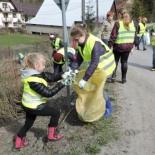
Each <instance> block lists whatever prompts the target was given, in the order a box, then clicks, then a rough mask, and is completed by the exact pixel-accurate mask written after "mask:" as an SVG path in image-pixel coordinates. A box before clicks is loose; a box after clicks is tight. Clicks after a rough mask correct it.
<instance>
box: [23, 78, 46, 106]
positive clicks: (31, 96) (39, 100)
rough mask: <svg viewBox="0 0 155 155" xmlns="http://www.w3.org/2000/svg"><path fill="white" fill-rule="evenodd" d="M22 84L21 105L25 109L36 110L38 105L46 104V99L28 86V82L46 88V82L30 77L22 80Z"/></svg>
mask: <svg viewBox="0 0 155 155" xmlns="http://www.w3.org/2000/svg"><path fill="white" fill-rule="evenodd" d="M22 82H23V83H24V92H23V96H22V104H23V105H24V106H25V107H27V108H31V109H36V108H37V106H38V105H40V104H43V103H46V98H45V97H43V96H41V95H40V94H38V93H36V92H35V91H34V90H32V89H31V88H30V86H29V84H28V82H38V83H43V84H44V85H45V86H47V82H46V81H45V80H44V79H42V78H39V77H32V76H30V77H28V78H25V79H22Z"/></svg>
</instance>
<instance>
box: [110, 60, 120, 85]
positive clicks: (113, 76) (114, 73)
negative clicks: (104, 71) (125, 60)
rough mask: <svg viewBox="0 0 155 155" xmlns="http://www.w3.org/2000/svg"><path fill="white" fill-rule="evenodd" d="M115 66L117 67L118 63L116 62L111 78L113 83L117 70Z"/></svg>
mask: <svg viewBox="0 0 155 155" xmlns="http://www.w3.org/2000/svg"><path fill="white" fill-rule="evenodd" d="M117 66H118V62H116V68H115V70H114V72H113V74H112V76H111V82H112V83H114V82H115V78H116V70H117Z"/></svg>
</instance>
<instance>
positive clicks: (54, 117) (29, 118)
mask: <svg viewBox="0 0 155 155" xmlns="http://www.w3.org/2000/svg"><path fill="white" fill-rule="evenodd" d="M22 108H23V109H24V111H25V112H26V120H25V124H24V125H23V127H22V128H21V129H20V131H19V133H18V134H17V135H18V137H21V138H23V137H25V136H26V133H27V132H28V130H29V129H30V128H31V127H32V125H33V124H34V121H35V120H36V117H37V116H51V118H50V122H49V124H48V127H56V126H57V125H58V121H59V117H60V111H59V110H57V109H55V108H52V107H50V106H48V105H46V106H45V107H44V108H43V109H40V110H38V109H36V110H34V109H29V108H25V107H22Z"/></svg>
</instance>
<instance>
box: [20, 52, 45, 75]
mask: <svg viewBox="0 0 155 155" xmlns="http://www.w3.org/2000/svg"><path fill="white" fill-rule="evenodd" d="M45 64H46V58H45V57H44V55H42V54H40V53H29V54H27V55H26V56H25V57H24V63H23V66H24V68H25V69H35V70H37V71H38V72H43V70H44V69H45Z"/></svg>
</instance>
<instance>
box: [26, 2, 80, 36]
mask: <svg viewBox="0 0 155 155" xmlns="http://www.w3.org/2000/svg"><path fill="white" fill-rule="evenodd" d="M81 16H82V11H81V1H79V0H70V1H69V4H68V7H67V10H66V26H67V29H68V31H69V29H70V28H71V27H72V25H73V24H74V22H81V20H82V19H81ZM26 30H27V32H28V33H30V34H51V33H52V34H59V35H60V36H62V34H63V24H62V11H61V10H60V8H59V7H58V6H57V4H56V3H55V2H54V0H44V2H43V4H42V6H41V7H40V9H39V11H38V13H37V15H36V16H35V17H34V18H32V19H31V20H29V21H27V22H26Z"/></svg>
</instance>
